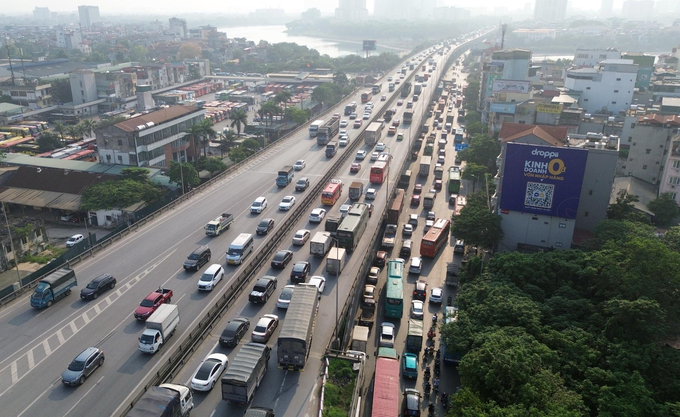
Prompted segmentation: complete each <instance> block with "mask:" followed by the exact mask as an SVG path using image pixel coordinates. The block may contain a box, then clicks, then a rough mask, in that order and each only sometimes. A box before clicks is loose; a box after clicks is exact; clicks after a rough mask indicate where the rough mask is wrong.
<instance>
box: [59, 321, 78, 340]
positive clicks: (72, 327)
mask: <svg viewBox="0 0 680 417" xmlns="http://www.w3.org/2000/svg"><path fill="white" fill-rule="evenodd" d="M68 325H69V327H70V328H71V331H72V332H73V334H76V333H78V326H76V322H75V321H72V322H70V323H69V324H68ZM59 331H60V332H61V330H59ZM59 341H60V342H61V343H64V341H63V340H62V339H59Z"/></svg>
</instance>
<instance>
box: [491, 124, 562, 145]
mask: <svg viewBox="0 0 680 417" xmlns="http://www.w3.org/2000/svg"><path fill="white" fill-rule="evenodd" d="M567 133H568V128H567V127H566V126H546V125H527V124H519V123H508V122H505V123H503V125H502V126H501V131H500V133H499V134H498V139H499V140H501V141H502V142H512V141H514V140H517V139H519V138H522V137H525V136H529V135H534V136H537V137H539V138H540V139H542V140H544V141H545V142H547V143H549V144H551V145H553V146H562V145H564V144H565V143H566V141H567Z"/></svg>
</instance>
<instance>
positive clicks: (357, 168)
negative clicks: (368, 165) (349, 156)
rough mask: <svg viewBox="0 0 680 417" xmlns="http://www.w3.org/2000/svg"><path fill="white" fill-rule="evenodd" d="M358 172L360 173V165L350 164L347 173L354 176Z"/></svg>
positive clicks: (356, 163)
mask: <svg viewBox="0 0 680 417" xmlns="http://www.w3.org/2000/svg"><path fill="white" fill-rule="evenodd" d="M359 171H361V164H360V163H358V162H354V163H352V166H350V167H349V172H351V173H353V174H356V173H358V172H359Z"/></svg>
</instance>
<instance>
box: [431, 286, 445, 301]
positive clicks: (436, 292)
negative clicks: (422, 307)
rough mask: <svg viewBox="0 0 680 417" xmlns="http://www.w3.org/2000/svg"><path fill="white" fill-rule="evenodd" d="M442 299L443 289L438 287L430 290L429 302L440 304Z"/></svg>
mask: <svg viewBox="0 0 680 417" xmlns="http://www.w3.org/2000/svg"><path fill="white" fill-rule="evenodd" d="M443 299H444V290H442V289H441V288H439V287H435V288H432V289H431V290H430V302H431V303H432V304H441V303H442V300H443Z"/></svg>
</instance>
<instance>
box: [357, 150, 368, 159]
mask: <svg viewBox="0 0 680 417" xmlns="http://www.w3.org/2000/svg"><path fill="white" fill-rule="evenodd" d="M355 159H356V160H358V161H363V160H364V159H366V151H365V150H363V149H361V150H358V151H357V155H356V157H355Z"/></svg>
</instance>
